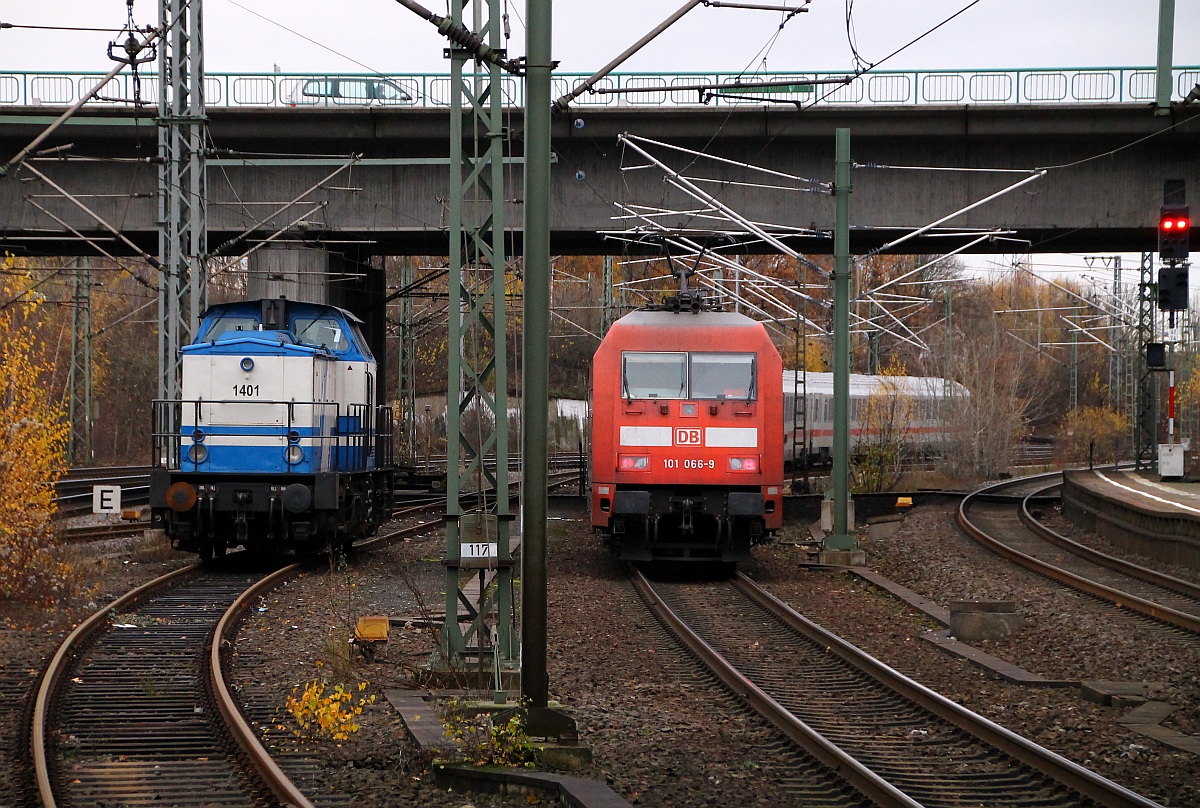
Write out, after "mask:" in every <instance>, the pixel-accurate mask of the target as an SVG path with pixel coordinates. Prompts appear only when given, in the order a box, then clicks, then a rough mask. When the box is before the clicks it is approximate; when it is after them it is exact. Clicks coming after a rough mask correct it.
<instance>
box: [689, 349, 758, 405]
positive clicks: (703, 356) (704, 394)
mask: <svg viewBox="0 0 1200 808" xmlns="http://www.w3.org/2000/svg"><path fill="white" fill-rule="evenodd" d="M754 370H755V368H754V354H749V353H747V354H735V353H694V354H692V355H691V374H690V375H691V395H690V396H688V397H689V398H697V399H725V398H740V399H743V400H744V401H753V400H754V399H755V398H757V396H758V390H757V389H756V384H755V373H754Z"/></svg>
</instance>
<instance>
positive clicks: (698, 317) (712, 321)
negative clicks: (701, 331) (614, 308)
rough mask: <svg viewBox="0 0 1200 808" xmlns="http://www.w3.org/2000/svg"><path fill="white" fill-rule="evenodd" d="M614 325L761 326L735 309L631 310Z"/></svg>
mask: <svg viewBox="0 0 1200 808" xmlns="http://www.w3.org/2000/svg"><path fill="white" fill-rule="evenodd" d="M615 325H621V326H641V327H646V326H652V327H654V328H695V327H696V326H703V327H704V328H747V327H754V328H761V327H762V324H761V323H759V322H758V321H757V320H752V319H750V318H749V317H747V316H746V315H744V314H739V313H738V312H736V311H701V312H691V311H678V312H676V311H643V310H640V309H639V310H638V311H631V312H630V313H629V314H626V315H625V316H624V317H622V318H621V319H620V320H617V322H616V323H614V326H615Z"/></svg>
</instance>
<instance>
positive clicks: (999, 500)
mask: <svg viewBox="0 0 1200 808" xmlns="http://www.w3.org/2000/svg"><path fill="white" fill-rule="evenodd" d="M1060 479H1061V475H1059V474H1057V473H1055V474H1047V475H1038V476H1036V477H1030V478H1026V479H1024V480H1015V481H1012V482H1007V483H1001V484H998V485H994V486H989V487H988V488H986V489H982V490H981V491H978V492H975V493H973V494H971V495H970V496H968V497H966V498H965V499H964V500H963V502H962V504H961V505H960V507H959V511H958V523H959V525H960V526H961V527H962V529H963V530H964V531H966V533H967V534H968V535H969V536H971V537H972V538H973V539H975V540H976V541H978V542H979V543H981V544H982V545H983V546H985V547H987V548H988V549H990V550H992V551H993V552H995V553H997V554H998V555H1000V556H1002V557H1003V558H1006V559H1008V560H1010V561H1013V562H1015V563H1017V564H1020V565H1021V566H1023V567H1026V568H1027V569H1030V570H1033V571H1034V572H1037V573H1038V574H1040V575H1043V576H1045V577H1047V578H1050V579H1051V580H1054V581H1057V582H1059V583H1062V584H1065V585H1067V586H1070V587H1072V588H1074V589H1077V590H1080V591H1082V592H1086V593H1087V594H1089V595H1092V596H1093V597H1096V598H1100V599H1101V600H1104V601H1106V602H1108V603H1112V604H1113V605H1115V606H1119V607H1121V608H1123V609H1127V610H1129V611H1133V612H1136V613H1138V614H1141V615H1143V616H1145V617H1149V618H1151V619H1153V620H1156V621H1158V622H1160V623H1165V624H1167V625H1170V626H1174V627H1176V628H1179V629H1182V630H1184V631H1187V632H1190V633H1192V634H1195V635H1200V586H1197V585H1196V584H1194V583H1192V582H1190V581H1184V580H1181V579H1179V578H1173V577H1171V576H1169V575H1163V574H1162V573H1159V572H1156V571H1155V570H1151V569H1147V568H1145V567H1141V566H1138V565H1136V564H1133V563H1130V562H1128V561H1125V560H1124V559H1121V558H1117V557H1115V556H1110V555H1107V554H1104V553H1101V552H1098V551H1096V550H1093V549H1092V548H1090V547H1087V546H1086V545H1083V544H1080V543H1079V542H1076V541H1073V540H1071V539H1069V538H1067V537H1066V536H1062V535H1060V534H1059V533H1056V532H1055V531H1053V530H1051V529H1050V528H1049V527H1047V526H1045V525H1043V524H1041V523H1040V522H1039V521H1038V520H1037V519H1036V518H1035V516H1034V514H1033V510H1034V508H1033V506H1032V505H1031V503H1033V502H1034V501H1035V499H1037V498H1039V497H1045V496H1047V495H1048V494H1049V493H1050V492H1051V491H1053V490H1054V489H1056V488H1057V487H1058V484H1059V483H1058V480H1060Z"/></svg>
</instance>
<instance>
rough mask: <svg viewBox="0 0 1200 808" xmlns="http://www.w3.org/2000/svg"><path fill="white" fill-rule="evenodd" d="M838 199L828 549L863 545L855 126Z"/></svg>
mask: <svg viewBox="0 0 1200 808" xmlns="http://www.w3.org/2000/svg"><path fill="white" fill-rule="evenodd" d="M836 137H837V145H836V161H837V163H836V169H835V172H834V182H833V198H834V221H833V479H832V480H831V481H830V482H831V485H832V490H833V532H832V533H831V534H830V535H828V536H826V537H825V540H824V542H823V543H822V548H823V549H825V550H857V549H858V541H857V540H856V539H855V537H854V534H853V532H852V528H853V526H852V525H850V524H849V520H848V516H849V508H850V271H851V269H850V130H849V129H838V130H837V134H836Z"/></svg>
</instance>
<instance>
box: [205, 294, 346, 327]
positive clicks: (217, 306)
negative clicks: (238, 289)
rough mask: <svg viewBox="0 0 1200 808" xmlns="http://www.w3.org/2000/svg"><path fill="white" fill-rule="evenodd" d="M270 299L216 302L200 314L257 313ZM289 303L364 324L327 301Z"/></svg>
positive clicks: (298, 308) (296, 301) (299, 307)
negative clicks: (335, 313)
mask: <svg viewBox="0 0 1200 808" xmlns="http://www.w3.org/2000/svg"><path fill="white" fill-rule="evenodd" d="M270 299H271V298H256V299H254V300H234V301H232V302H230V303H214V304H213V305H211V306H209V307H208V308H207V309H205V310H204V312H203V313H202V314H201V315H200V319H201V320H203V319H204V318H205V317H207V316H208V315H210V314H220V313H221V312H224V311H239V310H242V309H245V310H246V311H249V312H252V313H255V314H257V313H258V312H261V311H262V303H263V301H264V300H270ZM287 305H288V308H289V309H296V310H298V311H313V310H318V311H319V310H329V311H336V312H337V313H338V314H340V315H342V316H343V317H345V318H346V319H347V320H349V321H350V322H352V323H358V324H359V325H361V324H362V320H360V319H359V318H358V317H357V316H355V315H354V314H353V313H352V312H349V311H346V310H345V309H343V308H339V307H337V306H330V305H327V304H325V303H306V302H304V301H302V300H289V301H288V302H287Z"/></svg>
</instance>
